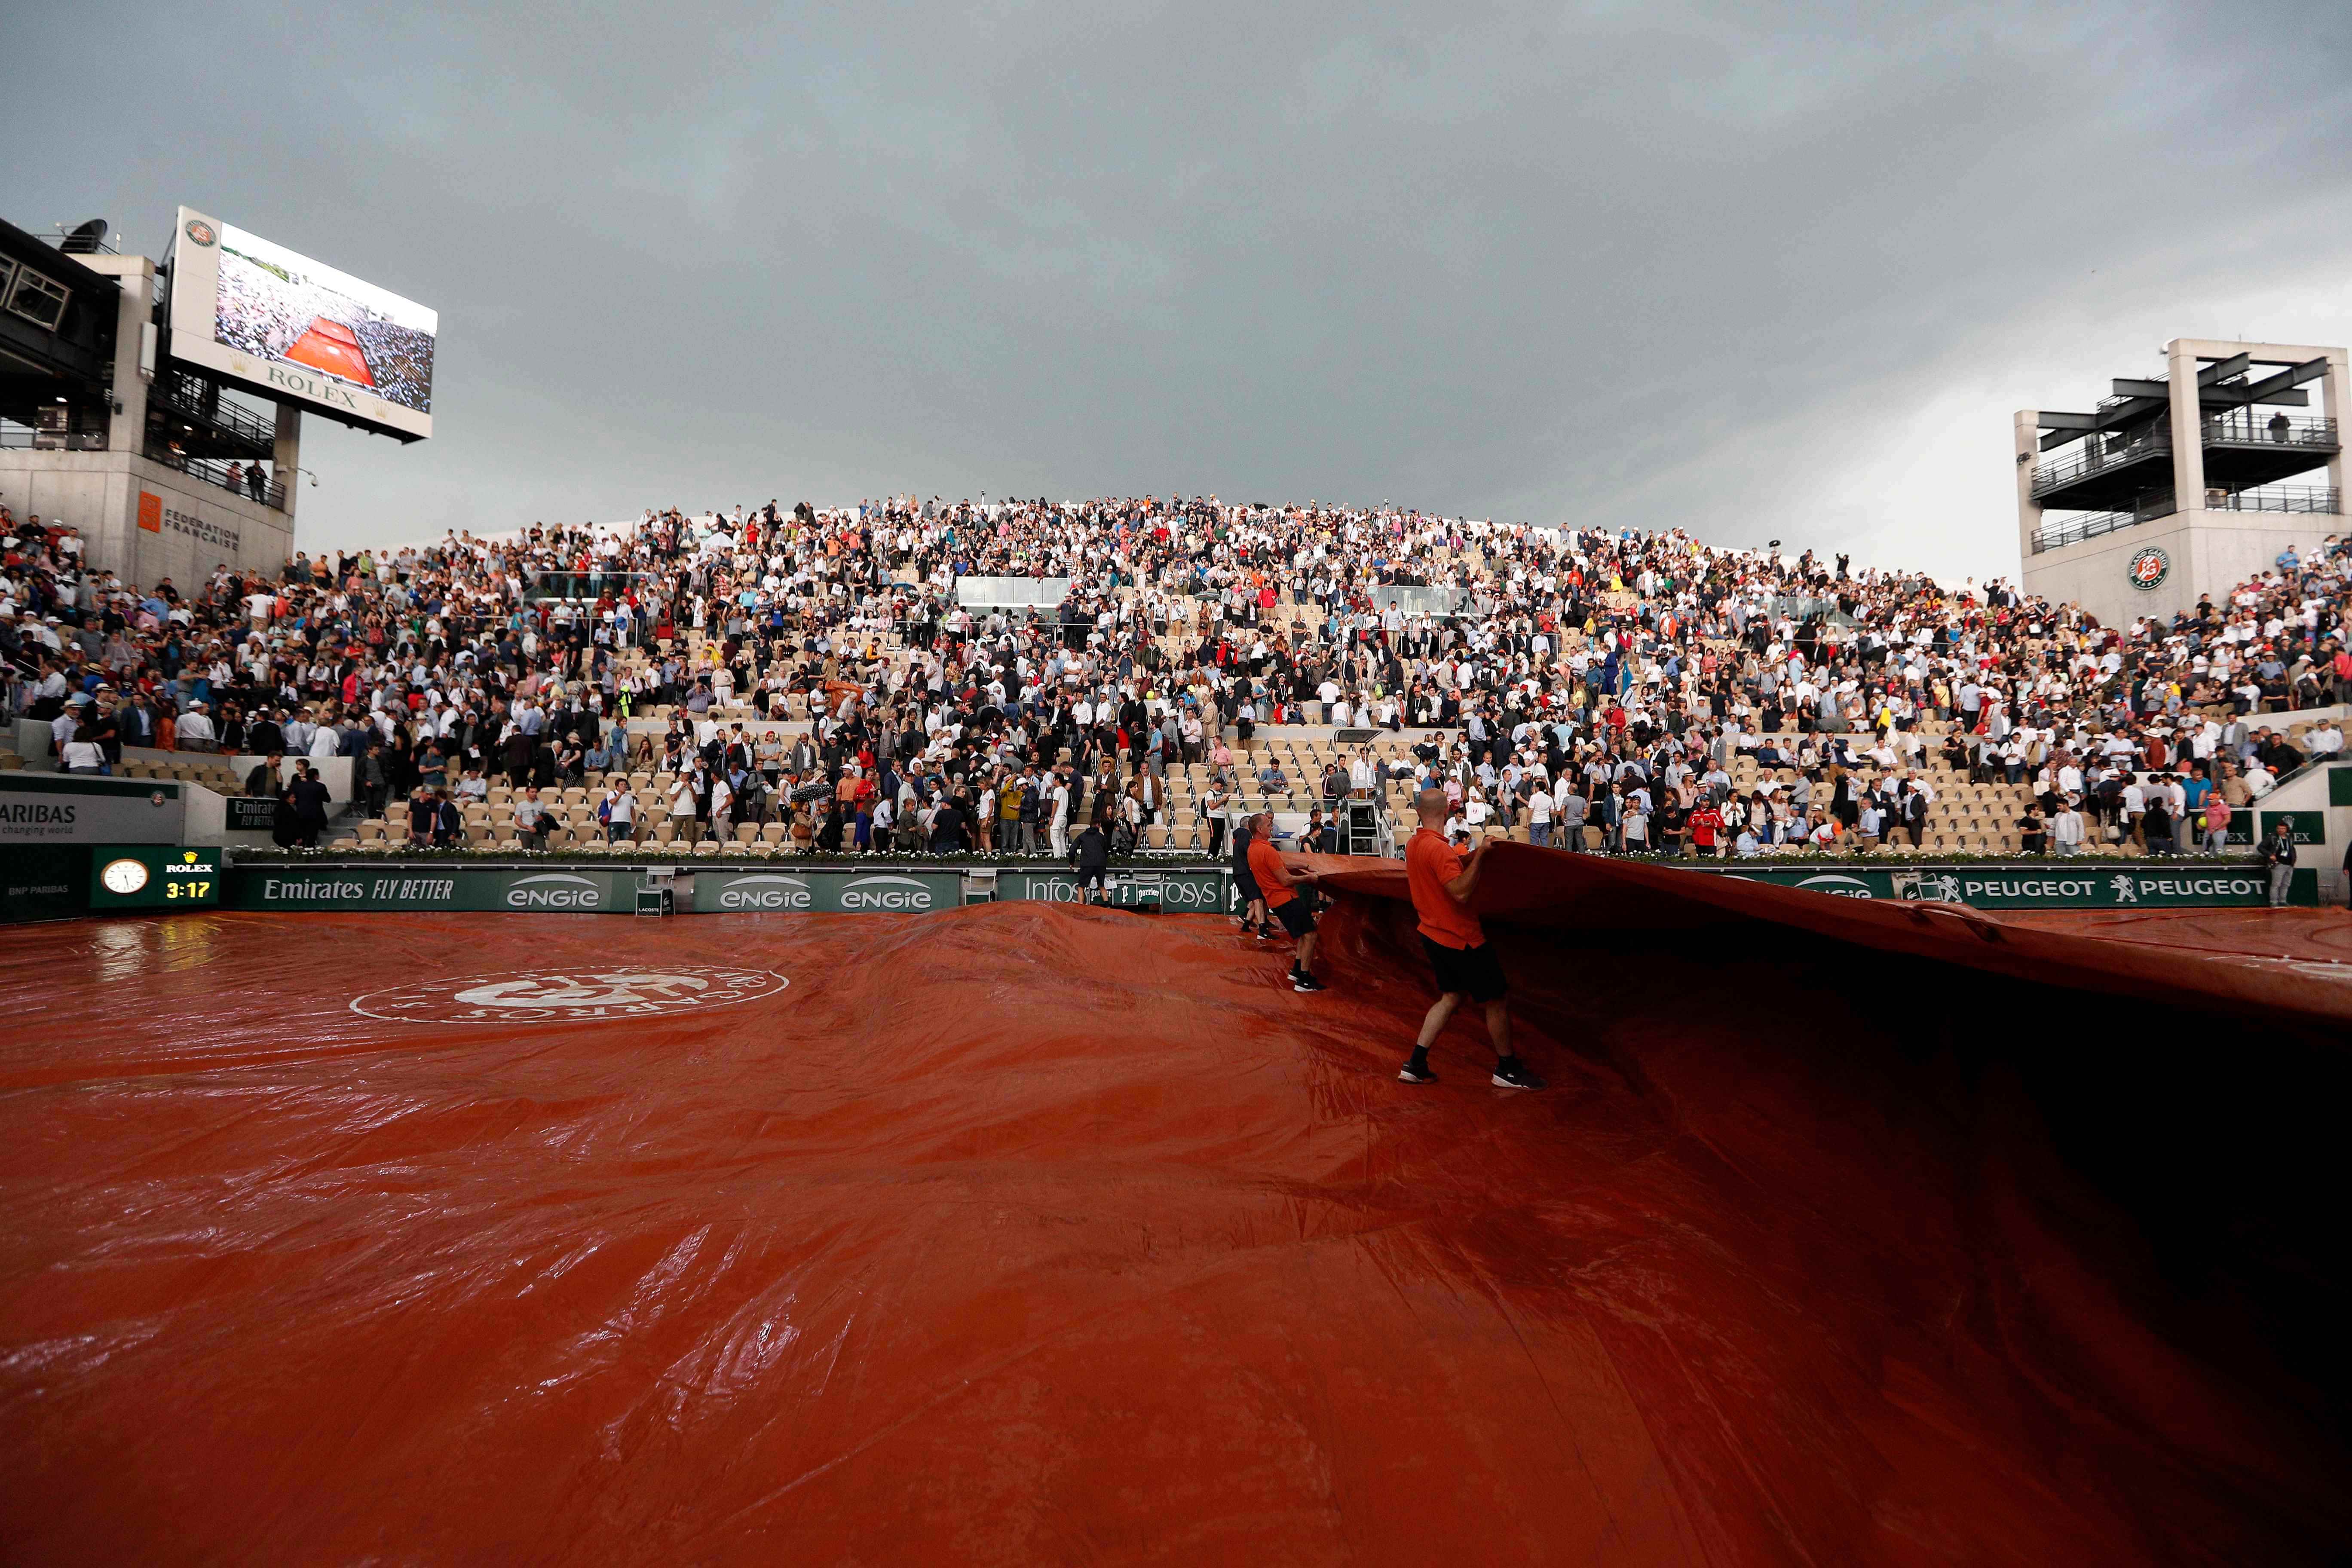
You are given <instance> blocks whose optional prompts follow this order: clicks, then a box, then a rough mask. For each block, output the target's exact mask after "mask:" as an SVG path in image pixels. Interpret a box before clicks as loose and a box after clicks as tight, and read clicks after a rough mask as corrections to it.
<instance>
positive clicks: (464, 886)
mask: <svg viewBox="0 0 2352 1568" xmlns="http://www.w3.org/2000/svg"><path fill="white" fill-rule="evenodd" d="M639 880H640V879H639V878H638V875H637V873H635V871H605V870H589V871H582V870H572V869H570V868H563V869H557V868H549V869H547V870H544V871H522V870H503V871H501V870H484V869H481V868H474V867H454V866H453V867H451V868H448V869H446V870H440V869H433V868H417V867H405V868H389V867H383V866H321V867H309V866H304V867H294V866H241V867H238V868H236V870H235V872H233V873H232V874H231V875H230V877H229V879H228V904H229V907H230V908H231V909H238V910H477V911H488V910H509V911H512V912H519V913H526V914H572V915H588V914H612V915H625V914H634V913H635V911H636V907H637V892H636V889H637V883H638V881H639Z"/></svg>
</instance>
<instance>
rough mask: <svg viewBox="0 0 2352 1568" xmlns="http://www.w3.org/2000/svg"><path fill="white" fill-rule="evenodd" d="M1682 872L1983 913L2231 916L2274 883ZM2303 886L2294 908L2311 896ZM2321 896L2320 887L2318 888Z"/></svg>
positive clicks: (2024, 869)
mask: <svg viewBox="0 0 2352 1568" xmlns="http://www.w3.org/2000/svg"><path fill="white" fill-rule="evenodd" d="M1681 869H1686V870H1696V871H1698V872H1701V873H1702V874H1706V875H1713V876H1722V877H1738V878H1741V879H1745V880H1747V881H1750V882H1769V883H1771V884H1772V885H1773V886H1774V887H1776V888H1802V889H1806V890H1807V891H1809V892H1815V893H1828V894H1831V895H1832V896H1834V897H1837V898H1843V899H1909V900H1924V901H1927V902H1934V903H1952V904H1972V905H1974V906H1975V907H1977V908H1978V909H1980V910H2123V909H2217V908H2219V909H2231V908H2242V907H2247V906H2252V905H2258V904H2263V903H2266V902H2267V901H2269V898H2270V879H2269V878H2268V877H2267V876H2266V875H2265V874H2264V873H2263V868H2261V867H2259V866H2242V865H2221V866H2210V865H2208V866H2200V865H2198V864H2196V863H2195V862H2194V861H2193V860H2191V861H2184V862H2182V863H2179V864H2178V865H2169V866H2128V867H2126V866H2119V865H2117V864H2116V862H2114V861H2112V860H2110V861H2106V862H2105V863H2104V864H2102V863H2098V862H2092V861H2084V860H2067V859H2058V860H2053V861H2051V862H2049V863H2048V864H2047V865H2037V866H2013V865H2012V866H1922V867H1906V868H1902V869H1900V870H1896V869H1891V868H1890V869H1886V870H1881V869H1879V868H1876V867H1870V868H1853V869H1848V868H1843V867H1841V868H1836V869H1834V870H1832V869H1822V868H1805V867H1794V866H1791V867H1777V866H1776V867H1761V866H1755V867H1751V866H1748V865H1742V866H1740V867H1739V868H1738V869H1736V870H1735V869H1733V868H1729V867H1725V866H1693V867H1685V868H1681ZM2305 880H2307V879H2298V880H2297V887H2296V893H2295V901H2297V902H2299V903H2307V902H2309V901H2310V900H2311V898H2312V896H2313V894H2312V892H2311V891H2306V890H2305V888H2304V886H2303V883H2304V881H2305ZM2314 889H2315V884H2314Z"/></svg>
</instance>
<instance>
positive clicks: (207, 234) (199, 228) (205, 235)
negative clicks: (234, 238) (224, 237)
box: [188, 217, 220, 245]
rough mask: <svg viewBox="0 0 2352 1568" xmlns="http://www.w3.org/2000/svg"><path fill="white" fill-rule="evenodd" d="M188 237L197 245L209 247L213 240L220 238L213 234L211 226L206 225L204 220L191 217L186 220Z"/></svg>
mask: <svg viewBox="0 0 2352 1568" xmlns="http://www.w3.org/2000/svg"><path fill="white" fill-rule="evenodd" d="M188 237H189V238H190V239H193V240H194V241H195V242H196V243H197V244H198V245H210V244H212V243H213V242H214V241H215V240H216V239H218V238H219V237H220V236H218V235H216V234H215V233H214V232H213V226H212V225H210V224H208V223H206V222H205V220H204V219H202V218H200V217H192V218H190V219H189V220H188Z"/></svg>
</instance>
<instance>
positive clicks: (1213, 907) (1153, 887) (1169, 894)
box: [996, 868, 1225, 914]
mask: <svg viewBox="0 0 2352 1568" xmlns="http://www.w3.org/2000/svg"><path fill="white" fill-rule="evenodd" d="M996 896H997V898H998V899H999V900H1008V899H1034V900H1041V901H1044V902H1046V903H1055V904H1075V903H1077V902H1079V901H1080V900H1082V899H1083V898H1084V897H1085V896H1086V895H1085V894H1084V893H1083V892H1082V891H1081V890H1080V889H1079V886H1078V879H1076V877H1073V876H1071V875H1070V874H1069V873H1068V872H1066V871H1001V872H999V873H998V874H997V878H996ZM1103 897H1104V900H1105V901H1106V902H1108V903H1110V904H1113V905H1116V906H1117V907H1118V908H1120V909H1134V908H1135V907H1137V906H1138V905H1140V904H1158V905H1159V906H1160V908H1161V909H1163V910H1170V911H1171V912H1175V911H1187V910H1190V911H1199V912H1202V913H1206V914H1215V913H1217V912H1219V911H1220V910H1223V908H1224V907H1225V873H1224V872H1223V871H1222V870H1219V869H1216V868H1205V869H1199V870H1184V871H1130V870H1125V869H1118V870H1113V871H1109V872H1108V873H1106V874H1105V876H1104V878H1103Z"/></svg>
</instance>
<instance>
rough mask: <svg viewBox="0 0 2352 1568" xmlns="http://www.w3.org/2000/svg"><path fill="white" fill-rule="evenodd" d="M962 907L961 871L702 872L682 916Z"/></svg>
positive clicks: (902, 911) (893, 911)
mask: <svg viewBox="0 0 2352 1568" xmlns="http://www.w3.org/2000/svg"><path fill="white" fill-rule="evenodd" d="M962 903H963V873H962V872H961V871H898V870H889V871H852V872H843V871H766V870H761V871H705V870H702V869H700V868H697V869H696V871H695V873H694V892H693V895H692V900H691V901H690V902H689V903H688V906H687V908H686V910H683V911H681V912H685V913H691V914H698V915H726V914H761V913H787V912H794V911H806V912H809V913H813V914H919V913H923V912H925V911H928V910H952V909H956V908H959V907H960V906H961V904H962Z"/></svg>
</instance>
